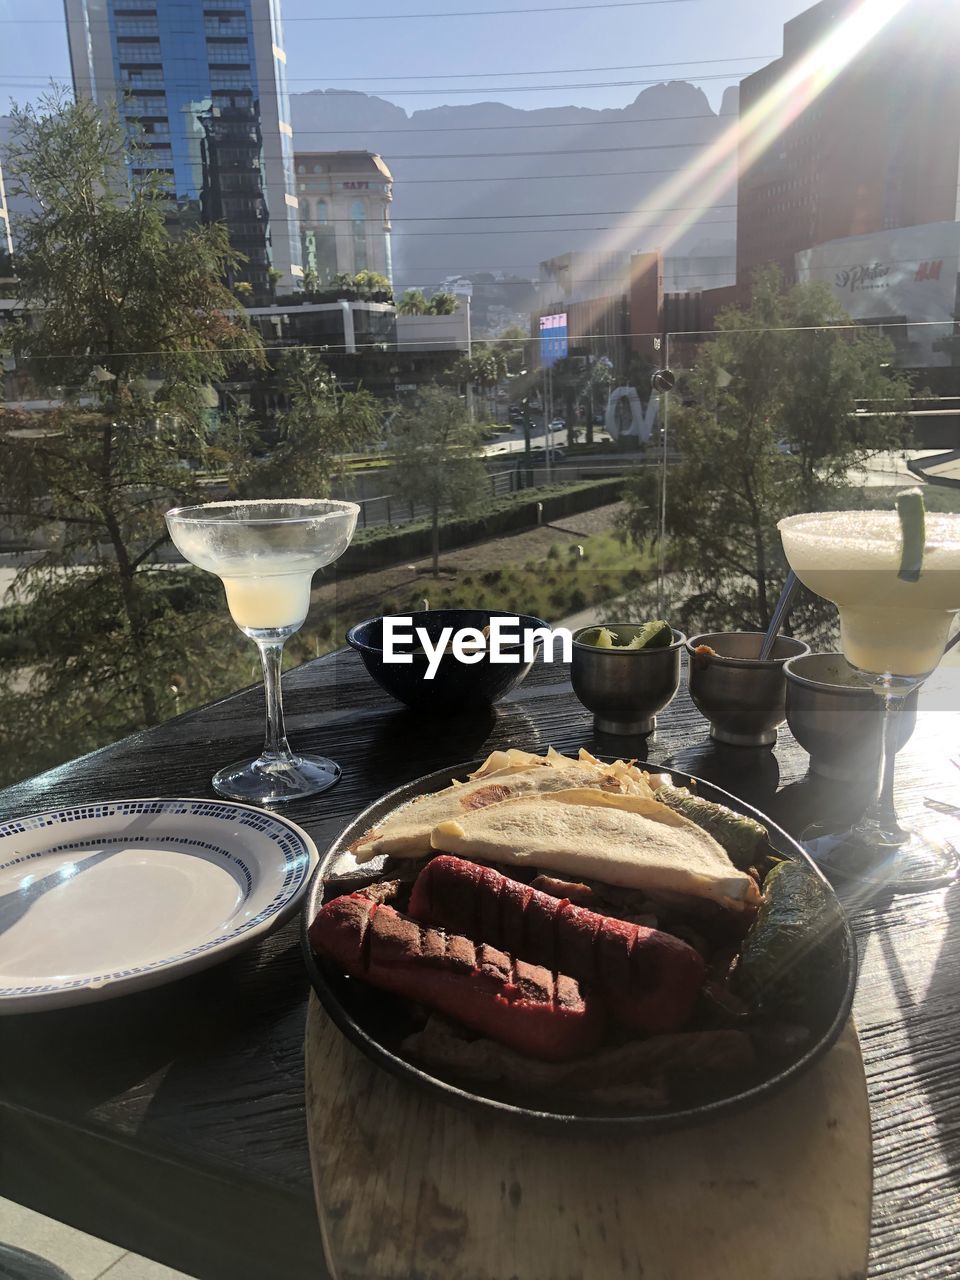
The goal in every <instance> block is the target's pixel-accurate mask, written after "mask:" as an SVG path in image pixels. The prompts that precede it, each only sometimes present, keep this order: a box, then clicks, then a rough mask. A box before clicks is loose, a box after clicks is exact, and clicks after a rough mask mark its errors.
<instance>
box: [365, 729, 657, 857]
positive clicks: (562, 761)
mask: <svg viewBox="0 0 960 1280" xmlns="http://www.w3.org/2000/svg"><path fill="white" fill-rule="evenodd" d="M571 788H581V789H592V790H595V791H596V793H597V794H598V795H600V794H603V793H604V792H607V791H610V792H615V793H617V794H625V795H626V794H634V795H640V796H645V797H647V798H650V799H651V803H653V801H652V795H653V793H652V791H650V788H649V787H648V785H647V783H646V782H645V781H644V779H643V778H642V776H641V774H640V771H639V769H637V768H636V767H635V766H634V765H632V764H626V763H625V762H624V761H622V760H618V761H617V762H616V763H615V764H604V763H602V762H601V761H599V760H597V759H595V758H594V757H593V756H591V755H590V753H589V752H587V751H581V753H580V757H579V758H578V759H576V760H574V759H571V758H570V757H569V756H562V755H560V754H559V753H558V752H556V751H553V750H551V751H549V752H548V753H547V755H546V756H535V755H530V754H529V753H528V752H526V751H517V750H515V749H511V750H509V751H494V752H492V753H491V755H489V756H488V757H487V759H486V760H485V761H484V763H483V764H482V765H481V766H480V768H479V769H476V770H475V771H474V772H473V773H472V774H471V775H470V780H469V781H468V782H455V783H453V785H452V786H449V787H444V789H443V790H442V791H435V792H433V793H432V794H430V795H426V796H420V797H419V798H418V799H416V800H413V801H411V802H410V804H407V805H404V806H403V808H402V809H398V810H396V812H395V813H392V814H390V816H389V817H388V818H386V819H385V820H384V821H383V822H382V823H381V824H380V826H378V827H375V828H374V829H373V830H371V831H368V832H366V833H365V834H364V835H362V836H361V837H360V839H359V840H356V841H354V843H353V844H352V845H351V846H350V849H351V852H352V853H353V855H354V857H355V858H356V859H357V861H358V862H366V861H368V860H369V859H370V858H374V857H376V856H377V855H378V854H386V855H389V856H390V857H393V858H422V857H424V856H425V855H426V854H428V853H429V852H430V834H431V832H432V831H433V830H434V828H435V827H437V826H438V825H440V824H441V823H443V822H447V821H449V820H451V819H453V820H456V819H459V818H460V817H461V816H462V815H463V814H465V813H472V812H476V811H478V810H480V809H484V808H486V807H488V806H490V805H495V804H500V803H501V802H502V801H505V800H511V799H514V798H516V797H520V796H525V795H529V796H540V795H545V794H548V793H549V792H552V791H562V790H570V789H571ZM658 808H663V806H662V805H659V806H658Z"/></svg>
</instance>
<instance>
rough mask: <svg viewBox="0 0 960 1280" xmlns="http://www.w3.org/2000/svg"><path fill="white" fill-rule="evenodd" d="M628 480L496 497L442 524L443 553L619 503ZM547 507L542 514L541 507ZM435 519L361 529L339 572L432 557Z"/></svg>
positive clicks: (356, 571) (551, 486)
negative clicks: (471, 512)
mask: <svg viewBox="0 0 960 1280" xmlns="http://www.w3.org/2000/svg"><path fill="white" fill-rule="evenodd" d="M623 485H624V480H623V477H622V476H617V477H615V478H613V479H606V480H582V481H580V482H578V483H577V484H568V485H550V486H547V487H544V488H540V489H521V490H520V492H519V493H511V494H507V495H505V496H504V497H502V498H495V499H493V501H492V502H491V503H490V505H489V506H488V507H487V508H486V509H485V510H484V511H483V512H482V513H480V514H479V515H476V516H463V517H459V518H455V519H447V520H444V521H443V522H442V523H441V525H440V550H441V551H452V550H453V549H454V548H455V547H463V546H468V545H469V544H470V543H473V542H482V541H484V540H485V539H487V538H499V537H503V536H504V535H505V534H510V533H518V532H520V531H521V530H523V529H529V528H531V527H532V526H533V525H536V524H537V523H538V516H539V520H540V522H541V523H543V524H548V523H549V522H550V521H552V520H560V519H563V518H564V517H565V516H572V515H577V514H578V513H579V512H581V511H590V510H591V509H592V508H594V507H602V506H606V505H607V503H610V502H617V501H619V499H620V498H621V497H622V495H623ZM540 504H542V511H538V506H540ZM430 547H431V524H430V521H429V519H426V520H414V521H411V523H410V524H405V525H401V526H400V527H399V528H394V527H387V526H384V527H380V528H375V529H359V530H358V531H357V533H356V534H355V535H354V538H353V541H352V542H351V544H350V546H349V547H348V548H347V550H346V551H345V552H344V554H343V556H342V557H341V558H340V560H338V561H337V573H338V574H340V575H343V574H344V573H367V572H369V571H370V570H371V569H382V568H384V567H385V566H387V565H391V564H398V563H400V562H404V561H408V560H419V559H422V558H423V557H424V556H428V555H430Z"/></svg>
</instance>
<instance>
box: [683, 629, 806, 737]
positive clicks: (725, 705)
mask: <svg viewBox="0 0 960 1280" xmlns="http://www.w3.org/2000/svg"><path fill="white" fill-rule="evenodd" d="M762 642H763V632H762V631H715V632H712V633H710V634H707V635H700V636H691V637H690V639H689V640H688V641H687V654H688V655H689V664H690V672H689V676H688V682H689V686H690V697H691V698H692V699H693V702H694V705H695V706H696V708H697V710H698V711H699V712H700V714H701V715H703V716H705V717H706V718H707V719H708V720H709V721H710V736H711V738H715V739H716V740H717V741H718V742H726V743H729V744H730V745H731V746H734V747H769V746H772V745H773V744H774V743H775V742H776V740H777V726H778V725H781V724H783V722H784V720H785V719H786V705H785V704H786V695H787V685H786V680H785V678H784V675H783V664H784V663H785V662H786V661H787V659H788V658H793V657H796V656H798V655H799V654H801V653H809V652H810V648H809V645H805V644H804V643H803V641H802V640H794V639H792V638H791V637H789V636H778V637H777V640H776V641H775V643H774V646H773V651H772V653H771V655H770V657H769V658H768V659H767V660H766V661H764V662H761V661H760V659H759V658H758V657H757V656H756V655H757V654H758V653H759V652H760V645H761V644H762ZM698 645H709V647H710V648H711V649H714V650H715V651H716V652H715V654H704V653H695V652H694V650H695V649H696V648H697V646H698Z"/></svg>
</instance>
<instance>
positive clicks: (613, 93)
mask: <svg viewBox="0 0 960 1280" xmlns="http://www.w3.org/2000/svg"><path fill="white" fill-rule="evenodd" d="M195 2H196V3H198V4H199V3H201V0H195ZM811 2H812V0H664V2H663V3H652V4H651V3H648V4H644V5H636V6H630V7H626V6H624V7H609V8H604V7H603V6H602V5H601V4H599V3H598V4H588V3H587V0H579V3H580V5H581V7H579V8H570V10H569V12H566V13H564V12H557V11H552V12H539V13H518V12H517V10H518V9H522V8H540V9H545V8H548V7H549V6H550V4H551V0H448V3H447V4H446V5H443V4H441V3H438V0H284V2H283V15H284V21H285V23H286V31H285V44H286V49H287V73H288V76H289V87H290V90H291V92H293V91H298V90H304V89H315V88H349V89H359V90H363V91H365V92H368V93H378V94H380V96H382V97H385V98H388V99H389V100H390V101H392V102H396V103H399V104H400V105H401V106H403V107H405V108H406V109H407V110H408V111H414V110H418V109H424V108H429V107H435V106H439V105H441V104H443V103H445V102H478V101H498V102H509V103H511V104H512V105H514V106H518V107H533V106H537V107H545V106H565V105H569V104H571V103H572V104H575V105H578V106H590V107H613V106H623V105H624V104H625V103H627V102H631V101H632V100H633V99H634V98H635V97H636V95H637V94H638V93H639V92H640V90H641V89H642V88H643V84H642V83H623V82H642V81H650V80H653V81H657V80H663V79H687V80H692V81H694V82H695V83H698V84H701V85H702V87H703V89H704V90H705V92H706V93H707V95H708V96H709V98H710V101H711V102H712V103H713V104H714V106H716V105H717V104H718V103H719V100H720V96H721V94H722V92H723V90H724V88H725V87H726V86H727V85H730V84H735V83H736V82H737V81H738V80H739V79H740V78H741V77H742V76H743V75H744V74H746V73H747V72H749V71H753V70H755V69H756V68H757V67H759V66H761V65H762V64H763V63H764V62H766V61H768V60H769V59H770V58H771V57H775V56H777V55H778V54H779V53H780V50H781V36H782V27H783V23H784V22H785V21H786V20H787V19H788V18H791V17H793V16H794V15H795V14H797V13H800V12H801V11H802V10H803V9H806V8H809V7H810V3H811ZM560 3H561V4H565V5H567V6H569V4H570V0H560ZM444 8H447V9H448V10H449V9H452V10H456V11H460V12H461V13H462V11H463V10H470V9H486V10H490V9H506V10H508V12H506V13H501V14H490V13H487V14H485V15H484V16H482V17H467V16H458V17H438V16H431V17H429V18H389V19H381V20H375V21H362V20H358V19H357V16H356V15H357V14H384V13H388V12H390V11H394V12H396V13H399V14H409V13H427V12H429V13H431V14H432V15H436V14H438V13H440V12H442V11H443V9H444ZM346 13H350V14H351V15H352V16H351V18H350V19H349V20H344V21H326V20H324V21H320V20H318V19H320V18H331V17H332V16H333V15H337V14H346ZM651 63H654V64H658V65H656V66H650V65H649V64H651ZM664 63H677V64H678V65H676V66H664V65H662V64H664ZM581 68H582V69H583V70H581ZM614 68H616V69H614ZM575 69H576V70H575ZM601 69H602V70H601ZM508 73H509V74H508ZM513 73H519V74H513ZM407 76H418V77H429V78H425V79H423V80H412V81H411V80H404V79H402V78H401V77H407ZM355 77H363V78H362V79H361V78H355ZM367 77H369V78H367ZM706 77H709V78H706ZM51 78H53V79H57V80H63V81H67V82H69V79H70V64H69V60H68V57H67V44H66V38H65V34H64V21H63V4H62V0H0V110H6V104H7V101H8V100H9V99H10V98H13V99H15V100H17V101H21V102H22V101H26V100H29V99H30V98H32V97H35V96H36V95H37V94H38V93H39V92H40V91H41V90H42V88H43V87H44V86H45V85H46V84H47V83H48V82H49V80H50V79H51ZM598 81H599V82H605V83H604V84H603V85H602V87H594V88H588V87H585V86H587V85H597V82H598ZM611 81H616V82H619V83H616V84H611V83H609V82H611ZM520 86H524V88H523V89H522V90H521V88H520ZM528 86H535V88H534V89H533V90H531V89H530V88H529V87H528ZM545 86H561V87H560V88H546V87H545ZM413 89H421V90H426V89H429V90H430V92H429V93H427V92H419V93H415V92H412V90H413ZM438 90H439V91H440V92H437V91H438ZM511 90H512V92H511Z"/></svg>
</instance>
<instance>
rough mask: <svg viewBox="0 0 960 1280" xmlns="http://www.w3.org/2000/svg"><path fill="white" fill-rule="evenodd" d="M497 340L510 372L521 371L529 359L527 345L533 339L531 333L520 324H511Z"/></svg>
mask: <svg viewBox="0 0 960 1280" xmlns="http://www.w3.org/2000/svg"><path fill="white" fill-rule="evenodd" d="M497 340H498V342H499V343H500V350H501V351H502V352H503V353H504V356H505V358H506V361H507V372H508V374H517V373H519V372H520V370H521V369H522V368H523V367H524V366H525V365H526V364H527V362H528V359H529V357H528V355H527V346H528V344H529V343H530V341H531V339H530V334H529V333H527V331H526V330H525V329H521V328H520V326H519V325H518V324H511V325H508V326H507V328H506V329H504V331H503V332H502V333H501V334H498V338H497Z"/></svg>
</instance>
